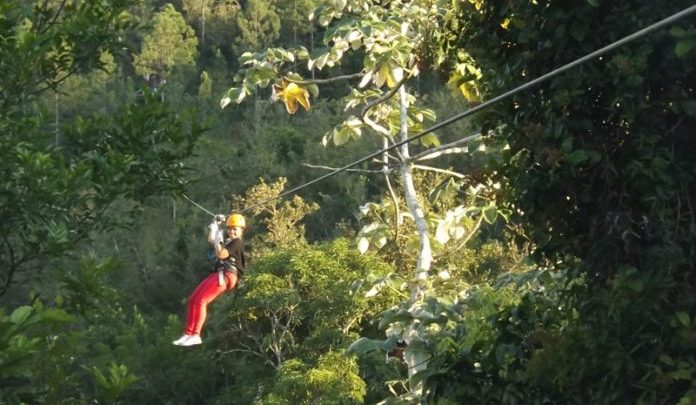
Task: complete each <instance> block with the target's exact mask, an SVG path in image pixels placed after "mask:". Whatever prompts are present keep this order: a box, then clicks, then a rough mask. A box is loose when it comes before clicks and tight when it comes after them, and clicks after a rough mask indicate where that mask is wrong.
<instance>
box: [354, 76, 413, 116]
mask: <svg viewBox="0 0 696 405" xmlns="http://www.w3.org/2000/svg"><path fill="white" fill-rule="evenodd" d="M407 79H408V76H404V77H403V78H402V79H401V80H399V82H398V83H396V86H394V87H393V88H391V89H390V90H389V91H388V92H386V93H384V94H383V95H382V96H381V97H379V98H376V99H374V100H372V101H370V102H369V103H367V105H365V107H363V109H362V111H360V118H361V119H364V118H365V114H367V112H368V111H370V110H371V109H372V108H373V107H374V106H376V105H378V104H382V103H383V102H385V101H387V100H389V99H390V98H391V97H392V96H393V95H394V94H396V92H397V91H399V89H400V88H401V86H403V85H404V83H406V80H407Z"/></svg>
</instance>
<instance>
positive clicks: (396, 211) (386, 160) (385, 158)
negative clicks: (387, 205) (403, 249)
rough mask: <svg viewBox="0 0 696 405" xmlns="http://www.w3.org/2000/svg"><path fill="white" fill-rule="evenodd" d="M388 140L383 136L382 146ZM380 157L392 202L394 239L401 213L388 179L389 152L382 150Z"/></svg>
mask: <svg viewBox="0 0 696 405" xmlns="http://www.w3.org/2000/svg"><path fill="white" fill-rule="evenodd" d="M388 143H389V141H388V140H387V138H384V139H383V140H382V146H384V147H385V148H384V149H386V146H387V144H388ZM382 159H383V162H384V167H383V170H384V179H385V180H386V181H387V190H389V196H390V197H391V199H392V202H393V203H394V216H395V218H394V240H395V241H396V240H398V239H399V217H400V216H401V213H400V212H399V199H398V198H397V197H396V193H394V188H393V187H392V185H391V181H390V180H389V173H388V172H387V170H388V169H389V154H388V153H387V152H384V154H383V155H382Z"/></svg>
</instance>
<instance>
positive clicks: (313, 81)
mask: <svg viewBox="0 0 696 405" xmlns="http://www.w3.org/2000/svg"><path fill="white" fill-rule="evenodd" d="M362 75H363V72H358V73H352V74H349V75H343V76H335V77H329V78H327V79H311V80H296V79H291V78H289V77H283V79H284V80H286V81H288V82H290V83H295V84H325V83H332V82H338V81H341V80H350V79H355V78H356V77H360V76H362Z"/></svg>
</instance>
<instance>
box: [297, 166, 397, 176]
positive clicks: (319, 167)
mask: <svg viewBox="0 0 696 405" xmlns="http://www.w3.org/2000/svg"><path fill="white" fill-rule="evenodd" d="M302 166H306V167H309V168H312V169H323V170H331V171H335V170H338V168H335V167H329V166H321V165H313V164H310V163H303V164H302ZM345 171H347V172H358V173H371V174H381V173H383V171H382V170H372V169H346V170H345Z"/></svg>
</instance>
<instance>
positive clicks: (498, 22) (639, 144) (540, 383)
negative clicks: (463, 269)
mask: <svg viewBox="0 0 696 405" xmlns="http://www.w3.org/2000/svg"><path fill="white" fill-rule="evenodd" d="M686 6H687V4H686V2H674V3H671V4H670V7H666V8H664V9H662V10H661V11H660V13H655V12H654V9H652V7H651V3H649V2H644V1H633V2H628V3H622V4H621V5H618V4H615V3H611V2H587V3H585V4H578V5H576V6H575V7H574V8H572V9H569V8H567V7H564V6H561V5H560V4H558V3H556V2H552V1H546V2H534V3H515V4H512V3H510V4H508V3H505V4H503V3H495V2H474V3H471V4H469V3H466V2H463V3H462V4H461V9H460V14H459V18H458V20H457V21H456V22H453V23H452V25H451V26H450V29H451V30H452V32H453V33H458V34H457V36H456V37H457V38H458V40H457V41H455V42H454V43H450V44H449V45H450V46H451V47H450V48H449V49H448V54H449V56H448V58H449V60H451V61H455V60H457V59H456V58H457V57H458V55H459V53H458V50H459V49H461V48H464V49H466V51H467V52H468V55H470V57H471V58H473V60H474V61H475V63H476V64H477V66H478V67H479V68H480V70H481V72H482V75H481V77H479V78H478V79H477V80H478V82H477V88H478V89H479V90H480V91H481V92H482V94H483V95H484V98H491V97H493V96H495V95H497V94H500V93H502V92H503V91H506V90H509V89H511V88H512V87H514V86H516V85H518V84H521V83H522V82H524V81H525V80H528V79H529V78H534V77H537V76H540V75H541V74H543V73H547V72H549V71H551V70H552V69H553V68H555V67H557V66H559V65H560V64H562V63H566V62H569V61H571V60H572V59H573V58H576V57H580V56H583V55H585V54H586V53H588V52H590V51H592V50H595V49H598V48H600V47H601V46H604V45H606V44H607V43H609V42H610V41H611V40H613V39H616V38H619V37H621V36H623V35H627V34H629V33H631V32H634V31H636V30H637V29H639V28H641V27H643V26H646V25H648V24H649V23H652V22H655V21H656V20H657V19H658V18H659V17H664V16H666V15H669V14H670V13H672V12H674V11H677V10H679V9H680V8H683V7H686ZM475 8H478V10H476V11H475V10H474V9H475ZM542 9H543V10H544V11H543V12H541V10H542ZM677 31H679V30H677ZM679 40H680V39H679V37H678V36H675V35H674V30H672V34H670V33H668V32H664V31H663V32H657V33H653V34H651V35H650V36H649V37H647V38H645V39H642V40H639V41H637V42H635V43H634V45H633V46H626V47H622V48H620V49H618V50H617V51H614V52H613V53H611V54H609V55H607V56H604V57H602V58H600V59H599V60H597V61H594V62H592V63H589V64H586V65H584V66H583V67H582V68H578V69H576V70H575V71H574V72H573V73H572V74H566V75H563V76H560V77H558V78H556V79H553V80H551V81H549V82H548V83H545V84H542V85H541V86H540V87H539V88H537V89H535V90H534V91H532V92H531V93H530V92H527V93H524V94H523V95H520V96H516V97H513V99H511V100H509V101H506V102H504V103H502V104H501V105H499V106H498V107H496V108H494V109H491V110H490V111H487V112H486V113H484V114H481V115H480V116H479V117H477V120H476V122H477V125H479V126H480V127H481V128H482V129H484V130H485V129H488V128H498V130H496V131H494V132H493V133H492V136H490V137H489V138H488V139H485V141H488V140H489V139H490V140H493V141H498V142H501V141H502V142H505V143H508V144H509V149H507V150H506V151H505V152H504V153H503V154H502V158H503V159H502V160H500V161H498V162H494V164H493V165H491V166H489V167H488V168H487V169H486V170H487V171H488V172H490V173H495V176H494V178H495V180H496V181H497V182H500V184H501V185H502V187H501V188H500V192H498V193H497V198H498V199H499V200H500V201H502V202H508V203H510V204H514V207H515V208H516V209H515V212H514V216H513V218H512V220H513V221H516V222H519V224H520V226H521V228H520V229H521V231H522V232H520V233H518V236H519V237H520V239H522V238H523V239H525V240H527V241H531V242H532V245H531V246H532V247H534V248H535V257H536V258H537V260H538V261H539V262H540V263H544V264H549V263H552V266H553V269H554V272H557V273H558V274H559V276H560V277H561V281H562V284H561V286H558V285H556V286H555V287H553V284H551V285H549V284H548V283H544V284H543V286H544V288H545V289H547V290H546V292H539V291H535V292H534V294H530V293H525V294H524V295H523V299H522V301H520V302H519V304H517V305H515V306H513V307H511V308H508V309H503V310H501V311H500V313H499V315H498V316H497V317H496V319H497V321H496V323H495V324H493V325H494V331H495V335H497V338H496V340H493V341H488V342H485V343H482V344H481V347H482V348H485V352H484V353H490V355H489V356H488V357H484V358H483V359H481V358H478V357H474V358H472V359H471V360H469V359H468V356H467V355H466V354H465V355H458V354H455V353H457V350H459V349H455V350H453V351H451V352H449V353H450V355H449V356H450V357H449V360H448V361H446V362H444V363H442V364H439V365H438V366H437V367H439V368H441V370H442V374H441V375H440V376H437V377H436V376H434V375H433V376H432V377H431V378H430V380H426V386H428V387H431V388H432V390H433V391H432V392H431V394H432V397H431V398H432V399H433V400H436V401H455V402H456V401H467V400H469V401H470V400H476V401H483V402H502V403H514V402H532V403H541V402H559V401H560V402H571V403H574V402H577V403H587V402H601V403H617V402H643V403H663V402H664V403H675V402H679V401H683V402H686V401H688V399H687V398H689V397H690V396H692V395H693V388H692V387H691V386H690V384H689V383H687V382H685V381H682V380H681V378H690V377H691V373H692V371H691V370H692V365H693V356H691V355H690V354H689V353H688V352H685V351H684V342H685V341H684V340H682V339H683V337H684V336H685V335H684V332H677V329H679V328H680V327H678V326H676V325H679V324H680V323H679V322H680V321H674V319H676V316H677V315H676V314H677V313H679V314H682V319H683V320H685V321H686V319H687V318H685V317H684V314H689V313H693V310H694V304H695V302H694V300H693V295H692V293H693V277H692V276H691V274H692V273H693V267H694V260H693V258H694V257H693V249H692V248H691V247H690V245H691V242H690V241H692V240H693V238H694V227H693V209H691V208H684V206H683V205H682V204H683V203H686V202H687V201H690V197H689V194H692V190H693V187H694V183H693V181H694V174H695V173H694V170H693V165H692V164H690V163H689V162H690V160H689V158H688V157H687V156H686V155H685V154H684V153H683V151H685V150H689V149H693V141H692V139H691V137H689V136H688V135H687V133H688V132H689V131H688V128H690V127H691V126H693V118H694V116H693V114H691V113H690V112H689V109H688V107H686V108H685V106H688V105H690V104H692V103H693V95H692V94H689V93H688V92H685V91H684V90H683V86H682V83H685V82H687V81H688V80H689V78H690V77H691V76H693V66H694V65H693V57H694V54H693V52H691V53H689V52H688V51H685V50H684V45H682V46H681V47H680V50H682V51H683V53H682V52H679V53H678V52H676V49H677V42H678V41H679ZM501 43H503V44H506V45H505V46H502V47H501V46H498V45H499V44H501ZM687 204H690V203H687ZM551 291H556V293H555V295H556V296H554V295H547V294H548V292H551ZM545 297H548V300H547V298H545ZM668 297H669V298H668ZM668 302H669V303H668ZM554 308H562V309H563V312H561V313H559V312H557V311H556V310H554ZM515 314H517V315H516V316H515ZM665 319H672V325H668V322H665ZM687 323H688V322H687ZM687 323H681V325H682V327H684V326H685V325H686V324H687ZM616 325H620V326H619V327H617V326H616ZM540 327H541V328H542V329H541V333H539V332H540V330H539V328H540ZM675 328H676V329H675ZM678 342H679V343H678ZM687 345H688V344H687ZM464 353H466V351H464ZM578 353H582V356H578ZM493 354H495V356H496V357H495V358H494V357H493ZM675 359H679V360H677V361H675ZM476 360H479V361H478V364H480V370H476V368H474V369H471V368H469V370H471V371H470V372H465V373H461V372H455V371H454V370H462V369H464V370H465V369H467V368H466V367H471V364H476ZM446 370H451V371H449V372H448V371H446ZM665 370H669V371H665ZM431 371H434V370H431ZM596 375H602V378H601V379H600V380H597V379H595V376H596ZM445 376H446V377H445ZM443 377H445V378H446V380H447V382H448V384H452V383H453V382H454V381H456V383H457V385H458V389H457V390H447V389H444V386H443V385H442V384H441V382H442V381H444V380H443V379H442V378H443ZM473 377H476V378H481V379H482V380H475V379H472V378H473ZM469 382H471V384H469ZM443 389H444V391H440V390H443ZM454 391H456V392H454Z"/></svg>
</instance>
